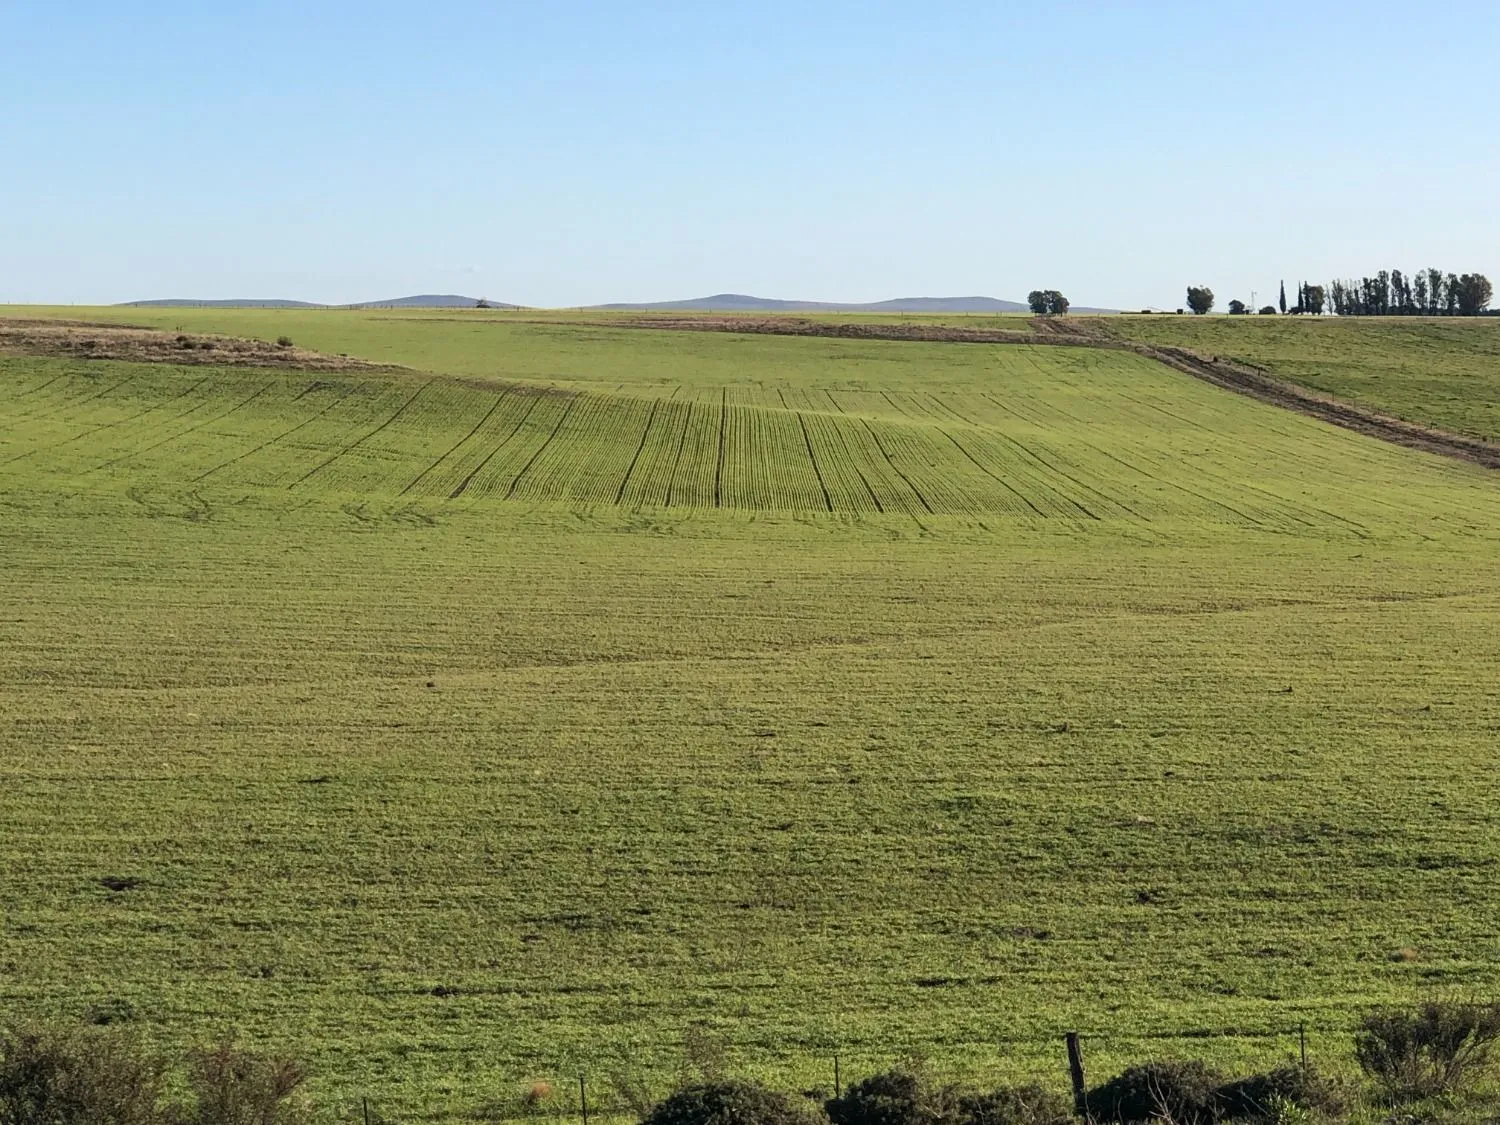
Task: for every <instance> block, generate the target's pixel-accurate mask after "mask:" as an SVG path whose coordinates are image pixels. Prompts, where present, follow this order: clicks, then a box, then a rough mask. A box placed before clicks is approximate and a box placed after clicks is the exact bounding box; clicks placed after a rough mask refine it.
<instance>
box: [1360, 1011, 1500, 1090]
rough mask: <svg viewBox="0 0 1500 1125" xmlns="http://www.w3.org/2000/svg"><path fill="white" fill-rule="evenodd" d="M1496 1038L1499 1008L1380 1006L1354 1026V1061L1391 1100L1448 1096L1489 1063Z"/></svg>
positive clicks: (1498, 1036)
mask: <svg viewBox="0 0 1500 1125" xmlns="http://www.w3.org/2000/svg"><path fill="white" fill-rule="evenodd" d="M1496 1039H1500V1004H1455V1003H1448V1002H1444V1001H1430V1002H1428V1003H1426V1004H1423V1005H1421V1006H1420V1007H1418V1008H1416V1009H1414V1010H1403V1009H1398V1008H1384V1009H1381V1010H1379V1011H1375V1012H1371V1013H1370V1014H1369V1015H1367V1016H1365V1018H1364V1019H1363V1020H1362V1021H1361V1023H1360V1029H1359V1032H1358V1033H1357V1034H1356V1035H1355V1038H1354V1057H1355V1058H1356V1059H1358V1060H1359V1065H1360V1067H1361V1069H1363V1070H1364V1072H1365V1073H1366V1074H1368V1075H1369V1076H1370V1077H1371V1078H1373V1079H1374V1080H1375V1081H1376V1082H1377V1083H1378V1084H1379V1085H1380V1086H1381V1088H1382V1089H1384V1090H1385V1092H1386V1093H1387V1094H1389V1095H1390V1096H1391V1098H1392V1099H1393V1100H1395V1101H1416V1100H1419V1099H1421V1098H1428V1097H1433V1096H1436V1095H1439V1094H1446V1093H1451V1092H1454V1091H1456V1090H1458V1089H1459V1088H1461V1087H1462V1086H1463V1085H1464V1084H1465V1083H1466V1082H1468V1081H1469V1080H1470V1079H1472V1078H1473V1077H1474V1076H1475V1074H1477V1073H1478V1072H1480V1071H1482V1070H1483V1069H1484V1067H1485V1066H1486V1065H1487V1064H1488V1063H1489V1058H1490V1051H1491V1049H1492V1048H1493V1047H1494V1045H1495V1041H1496Z"/></svg>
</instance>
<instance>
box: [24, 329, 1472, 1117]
mask: <svg viewBox="0 0 1500 1125" xmlns="http://www.w3.org/2000/svg"><path fill="white" fill-rule="evenodd" d="M69 311H70V312H72V313H73V314H74V315H79V310H69ZM148 312H149V314H150V317H149V318H151V319H154V322H156V323H159V324H161V325H162V326H164V327H168V328H177V327H178V326H179V325H182V326H183V327H185V328H187V329H189V330H192V331H202V330H209V329H217V330H222V331H228V332H238V333H245V334H256V335H262V336H266V337H268V338H274V336H275V335H278V334H282V333H286V334H289V335H291V336H293V337H294V338H296V340H297V342H298V344H300V345H305V346H309V347H316V348H320V349H323V350H327V351H331V352H348V353H350V354H353V355H359V356H366V357H370V358H374V359H376V360H379V361H382V362H399V363H402V364H405V365H407V366H409V367H411V368H413V369H414V370H413V371H412V372H410V373H403V372H389V373H381V372H355V373H329V372H320V373H318V374H316V375H311V374H301V373H298V372H291V371H284V370H264V371H262V370H246V369H218V368H212V367H174V366H152V365H133V364H124V363H114V362H100V361H94V362H84V361H75V360H63V359H45V358H36V357H9V358H4V357H0V515H3V517H4V522H3V524H0V528H3V531H0V573H3V574H4V576H5V581H4V590H5V596H4V599H3V603H0V769H3V782H4V784H3V785H0V826H3V829H0V871H3V875H0V970H3V971H0V1013H5V1014H9V1015H12V1016H19V1015H32V1014H37V1013H61V1014H66V1015H78V1014H82V1013H84V1012H86V1011H87V1010H88V1009H89V1008H90V1007H92V1006H99V1005H104V1004H107V1003H110V1002H118V1001H123V1002H126V1003H128V1004H129V1005H130V1008H131V1010H132V1011H133V1012H134V1013H135V1016H136V1018H137V1020H138V1021H139V1022H140V1024H141V1025H142V1026H143V1027H145V1028H146V1029H148V1030H149V1031H150V1032H151V1033H152V1034H155V1035H159V1036H162V1037H165V1038H168V1039H171V1040H175V1041H188V1040H201V1039H203V1038H205V1037H208V1036H212V1035H213V1034H215V1033H216V1032H217V1031H218V1030H220V1029H222V1028H224V1027H227V1026H236V1027H239V1028H241V1029H242V1031H243V1032H244V1034H245V1035H246V1036H247V1037H248V1038H249V1039H250V1040H251V1041H253V1042H256V1043H261V1044H270V1045H278V1044H279V1045H285V1046H288V1047H291V1048H292V1049H295V1050H297V1051H298V1052H299V1053H301V1054H304V1055H306V1056H308V1057H309V1059H310V1061H311V1063H312V1064H313V1067H314V1070H315V1074H316V1079H315V1091H316V1093H317V1094H318V1095H319V1096H321V1097H323V1098H326V1099H328V1100H329V1101H331V1102H332V1103H333V1104H335V1105H337V1106H340V1107H344V1108H348V1107H350V1106H352V1105H353V1104H354V1103H355V1099H357V1098H358V1097H359V1096H361V1095H363V1094H368V1095H370V1096H371V1097H372V1098H373V1099H374V1101H375V1104H376V1105H377V1106H378V1107H380V1108H381V1109H383V1110H385V1111H386V1112H387V1113H388V1114H390V1115H391V1116H393V1117H396V1118H398V1119H400V1120H456V1119H460V1118H463V1117H465V1116H468V1115H472V1114H474V1113H475V1112H477V1111H478V1110H479V1109H480V1108H481V1107H482V1106H485V1105H486V1104H487V1103H495V1104H496V1105H497V1106H498V1105H503V1104H506V1103H508V1102H509V1103H511V1104H513V1102H514V1099H515V1096H516V1095H517V1093H518V1092H519V1091H520V1090H521V1089H522V1087H523V1084H524V1083H525V1082H527V1081H529V1080H531V1079H551V1080H553V1081H555V1082H557V1083H558V1084H559V1087H564V1085H565V1083H566V1081H567V1079H568V1078H569V1076H571V1075H576V1074H577V1073H578V1072H580V1071H587V1072H588V1073H589V1074H590V1076H591V1078H590V1081H591V1082H592V1083H593V1085H594V1089H595V1091H596V1094H595V1096H596V1097H597V1099H598V1101H599V1103H600V1104H604V1105H609V1104H615V1105H618V1104H619V1102H620V1091H621V1090H622V1089H625V1088H628V1087H631V1086H633V1085H635V1084H637V1083H646V1084H648V1085H651V1086H654V1087H655V1088H658V1089H659V1088H661V1087H662V1086H663V1085H665V1084H666V1083H668V1082H670V1081H671V1079H672V1078H673V1076H674V1075H675V1074H677V1073H678V1072H679V1071H680V1068H681V1067H682V1066H683V1061H684V1056H685V1046H684V1044H685V1042H686V1043H688V1044H689V1045H691V1044H694V1043H696V1044H698V1046H697V1047H696V1048H690V1049H686V1053H687V1054H693V1053H695V1052H696V1053H697V1054H700V1055H701V1054H702V1052H703V1050H704V1047H703V1044H704V1043H719V1044H722V1046H723V1048H724V1050H725V1052H726V1053H727V1057H728V1061H729V1064H730V1066H731V1067H732V1068H733V1069H736V1070H741V1071H745V1072H748V1073H753V1074H758V1075H760V1076H762V1077H765V1078H767V1079H768V1080H770V1081H772V1082H773V1083H775V1084H776V1085H779V1086H784V1087H787V1088H803V1087H806V1086H810V1085H822V1086H825V1087H826V1086H827V1085H829V1083H830V1082H831V1077H832V1076H831V1056H832V1055H833V1053H834V1052H835V1051H837V1052H838V1053H839V1054H840V1056H841V1058H842V1060H843V1066H844V1071H845V1073H846V1074H858V1073H862V1072H867V1071H869V1070H871V1069H873V1068H875V1067H878V1066H883V1065H886V1064H888V1063H890V1062H891V1061H892V1060H893V1059H895V1058H897V1057H899V1056H901V1055H902V1054H904V1053H906V1052H909V1051H918V1052H921V1053H923V1054H925V1055H926V1056H927V1057H928V1058H929V1059H930V1062H931V1065H932V1067H933V1068H934V1070H935V1071H937V1072H938V1073H939V1074H941V1075H943V1076H951V1077H969V1078H981V1077H998V1076H1002V1075H1005V1076H1021V1075H1028V1076H1036V1077H1040V1078H1042V1079H1044V1080H1045V1081H1047V1082H1048V1083H1049V1084H1052V1085H1054V1086H1061V1085H1062V1084H1063V1082H1064V1080H1065V1079H1064V1074H1065V1072H1064V1070H1063V1067H1062V1065H1061V1062H1062V1060H1061V1055H1060V1043H1059V1042H1058V1039H1057V1037H1058V1036H1059V1035H1060V1034H1061V1032H1062V1031H1063V1030H1065V1029H1067V1028H1071V1027H1077V1028H1080V1029H1081V1030H1083V1031H1084V1033H1085V1034H1086V1036H1087V1037H1088V1044H1089V1051H1090V1061H1091V1063H1092V1064H1093V1065H1094V1067H1095V1069H1096V1073H1097V1074H1099V1075H1100V1076H1101V1077H1102V1076H1103V1073H1104V1072H1106V1071H1108V1070H1109V1068H1110V1067H1111V1066H1113V1065H1116V1064H1121V1063H1124V1062H1127V1061H1132V1060H1136V1059H1139V1058H1142V1057H1149V1056H1162V1055H1182V1054H1189V1053H1191V1054H1195V1055H1203V1056H1207V1057H1211V1058H1213V1059H1215V1060H1217V1061H1219V1062H1221V1063H1224V1064H1226V1065H1247V1066H1248V1065H1252V1064H1253V1065H1264V1064H1267V1063H1270V1062H1274V1061H1277V1060H1279V1059H1281V1058H1283V1057H1285V1055H1286V1054H1287V1053H1288V1052H1289V1051H1290V1050H1291V1049H1293V1047H1294V1044H1295V1042H1296V1029H1297V1026H1298V1024H1299V1023H1301V1022H1304V1021H1305V1022H1306V1023H1307V1024H1308V1026H1309V1029H1310V1034H1311V1042H1312V1047H1313V1050H1314V1053H1315V1055H1316V1057H1319V1058H1320V1059H1323V1060H1325V1061H1327V1062H1328V1063H1330V1064H1331V1065H1338V1064H1339V1063H1340V1061H1341V1060H1344V1059H1345V1058H1346V1052H1347V1047H1346V1043H1347V1040H1346V1037H1345V1031H1346V1029H1347V1028H1348V1027H1349V1026H1350V1024H1351V1022H1352V1019H1353V1016H1354V1013H1355V1011H1356V1009H1358V1008H1359V1007H1360V1006H1362V1005H1365V1004H1368V1003H1371V1002H1375V1001H1379V1000H1387V999H1400V998H1409V997H1412V996H1416V995H1424V994H1429V993H1440V994H1445V995H1462V996H1469V995H1493V994H1494V993H1495V992H1496V991H1497V987H1500V927H1497V925H1496V923H1495V921H1494V919H1495V918H1496V917H1500V885H1497V883H1496V880H1495V878H1494V874H1495V868H1496V864H1497V862H1500V838H1497V837H1496V834H1495V833H1494V831H1493V820H1494V815H1495V811H1496V809H1497V808H1500V779H1497V778H1496V777H1495V775H1494V773H1493V771H1492V770H1491V769H1490V768H1489V767H1490V763H1491V760H1492V758H1493V753H1494V746H1495V740H1496V737H1497V732H1500V687H1497V686H1496V685H1497V684H1500V640H1497V637H1500V629H1497V626H1500V578H1497V572H1496V568H1495V565H1494V559H1495V557H1496V547H1497V544H1496V539H1497V531H1500V487H1497V481H1496V479H1495V478H1494V476H1493V475H1492V474H1491V475H1487V474H1485V473H1484V472H1482V471H1480V470H1477V469H1474V468H1471V467H1469V466H1466V465H1463V464H1459V463H1450V462H1447V461H1443V460H1440V459H1437V458H1433V457H1428V456H1425V455H1421V454H1416V453H1412V452H1409V451H1406V450H1402V449H1397V448H1394V447H1388V446H1384V445H1381V444H1379V443H1376V442H1373V441H1370V440H1368V439H1364V438H1360V437H1358V436H1355V435H1353V434H1350V433H1347V432H1344V431H1341V430H1338V429H1334V428H1331V427H1327V426H1324V425H1322V424H1320V423H1317V422H1314V421H1311V420H1309V419H1305V418H1301V417H1298V416H1294V415H1290V414H1285V413H1281V412H1278V411H1277V410H1275V409H1273V408H1271V407H1267V406H1263V405H1260V404H1258V403H1255V402H1253V401H1250V400H1248V399H1244V398H1241V397H1238V396H1235V395H1230V394H1226V393H1223V392H1220V391H1217V390H1216V389H1214V388H1212V387H1209V386H1207V385H1205V384H1202V383H1198V382H1196V381H1193V380H1191V379H1188V378H1186V377H1183V376H1179V375H1177V374H1175V373H1173V372H1171V371H1169V370H1167V369H1165V368H1161V367H1157V366H1154V365H1152V364H1150V363H1147V362H1145V361H1143V360H1141V359H1140V358H1139V357H1135V356H1132V355H1128V354H1124V353H1112V352H1088V351H1079V350H1075V349H1062V348H1044V347H1037V348H1029V347H1020V346H1001V347H981V346H968V345H965V346H952V345H927V344H904V343H901V344H890V343H872V342H861V341H845V340H830V339H797V338H773V337H737V336H731V335H720V334H708V333H655V332H641V331H630V330H625V329H614V328H607V327H604V328H598V327H595V328H589V327H577V326H568V325H564V324H557V323H552V324H548V323H542V324H527V323H522V324H517V323H512V322H506V321H504V320H502V319H500V318H498V317H496V318H493V319H484V320H481V319H478V318H467V319H466V318H463V317H454V316H445V317H432V316H420V315H409V314H407V315H400V316H390V315H376V314H335V313H279V312H278V313H269V312H245V313H239V312H234V313H228V312H209V311H198V310H194V311H192V312H191V313H182V312H179V311H176V310H171V311H168V312H165V313H163V312H162V311H160V310H134V309H132V310H108V311H107V312H105V311H102V310H101V311H95V310H88V311H87V316H86V317H85V318H86V319H96V318H98V317H101V316H104V315H111V316H116V317H118V318H119V319H123V320H128V321H134V322H142V321H144V320H146V319H148V317H147V315H146V314H147V313H148ZM1372 330H1374V331H1383V329H1382V328H1379V327H1378V326H1372ZM1252 331H1260V329H1259V328H1255V329H1252ZM1223 350H1224V352H1225V353H1226V354H1227V353H1228V352H1229V351H1230V349H1228V348H1225V349H1223ZM1477 408H1478V407H1477V406H1476V409H1477ZM571 1096H572V1095H571V1094H568V1093H566V1091H565V1089H564V1091H563V1092H560V1093H559V1094H558V1096H557V1099H556V1105H557V1107H558V1108H560V1109H567V1108H568V1107H569V1106H570V1105H571V1103H570V1102H569V1100H568V1099H569V1098H570V1097H571Z"/></svg>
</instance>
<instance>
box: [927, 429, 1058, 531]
mask: <svg viewBox="0 0 1500 1125" xmlns="http://www.w3.org/2000/svg"><path fill="white" fill-rule="evenodd" d="M937 432H938V433H940V434H942V435H943V436H944V437H945V438H947V439H948V440H949V441H951V442H952V443H953V447H954V448H955V449H957V450H958V451H959V452H960V453H962V454H963V455H964V456H965V457H967V458H968V459H969V460H970V461H972V462H973V463H974V467H975V468H976V469H978V470H979V471H980V472H981V473H983V474H984V475H985V476H987V477H989V478H990V479H991V480H993V481H995V482H996V483H998V484H999V485H1000V487H1001V488H1004V489H1005V490H1007V491H1008V492H1010V493H1011V494H1012V495H1014V496H1015V497H1016V499H1018V500H1020V501H1021V503H1023V504H1025V505H1026V506H1027V507H1028V508H1030V509H1031V510H1032V511H1033V512H1035V513H1036V514H1037V515H1039V516H1041V517H1042V518H1043V519H1046V518H1047V514H1046V513H1045V512H1043V511H1042V510H1041V509H1040V508H1038V507H1037V506H1036V505H1035V504H1033V503H1032V502H1031V498H1030V497H1029V496H1027V495H1026V494H1025V493H1023V492H1021V491H1019V490H1018V489H1017V488H1016V487H1015V486H1014V485H1012V484H1011V483H1010V482H1009V481H1008V480H1006V479H1005V478H1004V477H1001V476H997V475H996V474H995V473H992V472H991V471H990V470H989V469H987V468H986V467H985V466H984V465H983V464H981V463H980V461H979V459H978V458H977V457H975V456H974V455H973V454H972V453H970V452H969V451H968V450H967V449H965V448H964V447H963V446H961V445H959V444H958V439H957V438H956V437H954V436H953V435H952V434H950V433H949V432H948V431H947V430H945V429H943V427H941V426H938V427H937Z"/></svg>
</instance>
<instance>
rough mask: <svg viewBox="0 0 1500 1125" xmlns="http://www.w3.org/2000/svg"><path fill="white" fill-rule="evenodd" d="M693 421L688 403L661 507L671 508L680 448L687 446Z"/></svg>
mask: <svg viewBox="0 0 1500 1125" xmlns="http://www.w3.org/2000/svg"><path fill="white" fill-rule="evenodd" d="M692 421H693V403H692V402H691V400H690V401H689V402H688V405H687V409H686V410H685V411H683V413H682V433H681V434H680V435H678V438H677V455H676V456H675V457H673V458H672V475H671V476H669V477H668V478H667V496H666V499H665V500H664V501H663V502H662V507H664V508H670V507H671V506H672V490H673V489H674V488H676V487H677V466H678V465H679V464H681V463H682V447H683V446H685V445H686V444H687V433H688V426H690V425H691V424H692Z"/></svg>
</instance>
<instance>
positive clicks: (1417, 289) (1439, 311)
mask: <svg viewBox="0 0 1500 1125" xmlns="http://www.w3.org/2000/svg"><path fill="white" fill-rule="evenodd" d="M1493 297H1494V289H1493V287H1492V286H1491V285H1490V279H1489V278H1487V277H1485V276H1484V274H1482V273H1465V274H1454V273H1444V272H1443V271H1442V270H1438V269H1425V270H1415V271H1413V272H1412V273H1409V274H1408V273H1402V272H1401V271H1400V270H1381V271H1380V272H1379V273H1377V274H1375V276H1373V277H1361V278H1357V279H1340V280H1337V281H1330V282H1329V283H1328V286H1327V288H1326V289H1325V288H1324V287H1323V286H1321V285H1309V284H1308V283H1306V282H1303V283H1302V284H1301V285H1299V286H1297V303H1296V304H1295V305H1292V306H1291V307H1290V308H1288V307H1287V300H1286V282H1282V283H1281V299H1280V306H1281V310H1280V311H1281V312H1282V313H1284V314H1288V315H1291V316H1299V315H1303V314H1305V315H1308V316H1322V315H1323V314H1324V313H1325V312H1332V313H1334V314H1335V315H1337V316H1483V315H1484V313H1485V312H1486V310H1488V309H1489V307H1490V301H1491V300H1492V299H1493ZM1187 303H1188V307H1189V308H1191V309H1192V310H1193V312H1195V313H1197V314H1199V315H1200V316H1201V315H1202V314H1204V313H1206V312H1208V311H1209V310H1210V309H1212V308H1213V306H1214V295H1213V290H1211V289H1207V288H1204V287H1202V286H1189V287H1188V291H1187ZM1254 311H1256V310H1253V309H1251V308H1250V307H1249V306H1248V305H1246V304H1245V302H1244V301H1240V300H1233V301H1230V302H1229V313H1230V315H1231V316H1243V315H1245V314H1247V313H1250V312H1254ZM1259 311H1260V313H1261V314H1263V315H1268V314H1274V313H1275V312H1276V311H1277V308H1276V306H1275V305H1266V306H1265V307H1264V308H1262V309H1260V310H1259Z"/></svg>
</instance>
